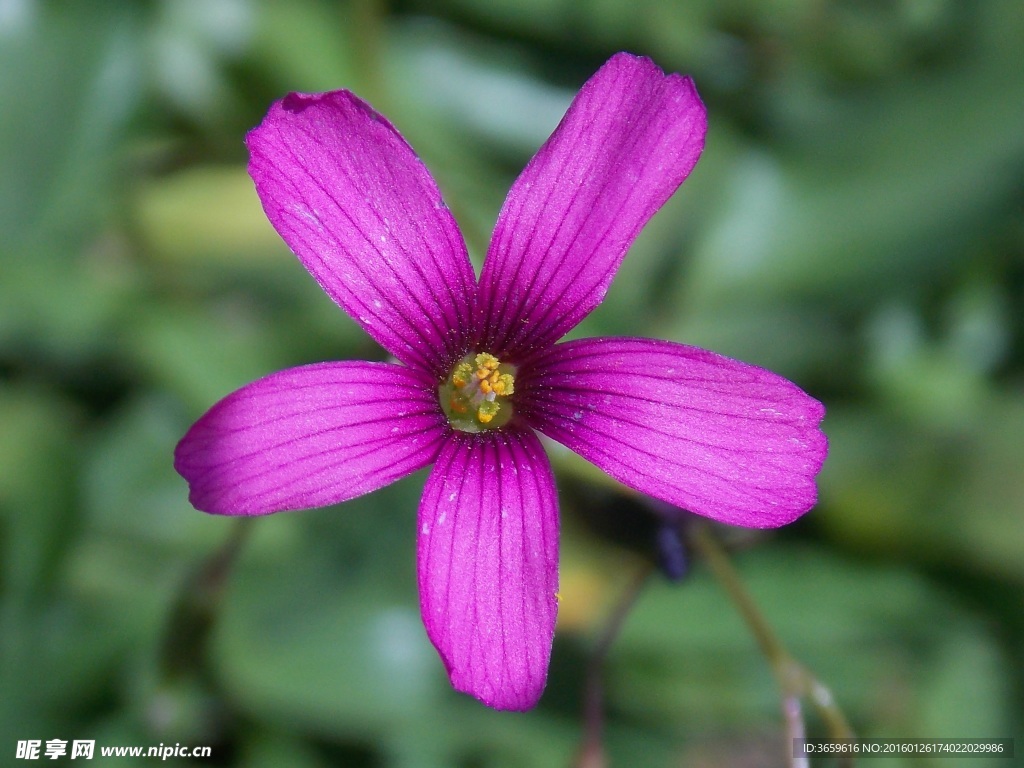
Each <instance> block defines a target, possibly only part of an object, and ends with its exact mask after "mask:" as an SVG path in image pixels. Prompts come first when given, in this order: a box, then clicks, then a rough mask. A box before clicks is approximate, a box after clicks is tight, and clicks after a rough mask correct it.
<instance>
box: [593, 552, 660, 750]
mask: <svg viewBox="0 0 1024 768" xmlns="http://www.w3.org/2000/svg"><path fill="white" fill-rule="evenodd" d="M653 572H654V566H653V565H652V564H650V563H645V564H644V565H642V566H641V567H640V569H639V570H638V571H637V572H636V574H635V575H634V576H633V578H632V580H631V581H630V582H629V584H627V585H626V588H625V590H623V592H622V595H621V596H620V597H619V600H618V602H616V604H615V606H614V607H613V608H612V612H611V614H610V615H609V616H608V622H607V624H605V626H604V629H603V630H602V632H601V634H600V635H599V636H598V638H597V642H596V643H595V645H594V650H593V653H592V654H591V656H590V662H589V664H588V665H587V679H586V693H585V694H584V703H583V721H584V736H583V744H582V745H581V746H580V751H579V754H578V756H577V758H576V767H577V768H605V766H606V765H607V764H608V760H607V757H606V756H605V752H604V665H605V661H606V660H607V659H608V653H609V652H610V651H611V647H612V644H613V643H614V642H615V638H617V637H618V636H619V632H621V631H622V627H623V625H624V624H625V623H626V617H627V616H629V612H630V611H631V610H632V608H633V606H634V605H636V601H637V599H638V598H639V597H640V594H641V592H643V589H644V587H645V586H647V581H648V579H649V578H650V576H651V574H652V573H653Z"/></svg>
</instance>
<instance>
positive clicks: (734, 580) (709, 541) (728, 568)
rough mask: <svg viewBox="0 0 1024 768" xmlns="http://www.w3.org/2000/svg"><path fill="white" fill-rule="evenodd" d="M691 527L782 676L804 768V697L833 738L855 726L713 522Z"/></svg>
mask: <svg viewBox="0 0 1024 768" xmlns="http://www.w3.org/2000/svg"><path fill="white" fill-rule="evenodd" d="M687 533H688V537H687V540H688V541H689V542H690V543H691V544H692V545H693V547H694V548H695V549H696V550H697V552H699V553H700V555H701V556H702V557H703V558H704V560H705V561H706V562H707V564H708V567H709V568H710V569H711V572H712V574H713V575H714V576H715V578H716V579H717V580H718V582H719V584H721V585H722V588H723V589H724V590H725V591H726V594H728V595H729V598H730V599H731V600H732V602H733V604H734V605H735V606H736V609H737V610H738V611H739V612H740V615H741V616H742V617H743V620H744V621H745V622H746V624H747V627H748V628H749V629H750V632H751V634H752V635H753V636H754V639H755V640H756V641H757V644H758V646H759V647H760V649H761V653H763V654H764V657H765V658H766V659H767V660H768V664H769V665H770V666H771V668H772V672H773V673H774V675H775V678H776V680H777V681H778V684H779V689H780V693H781V696H782V712H783V716H784V717H785V719H786V735H787V739H786V747H787V751H788V752H789V753H790V755H791V756H790V761H791V762H790V764H791V765H792V766H793V768H804V767H805V766H807V765H809V763H808V761H807V759H806V758H799V757H793V756H792V747H793V739H797V738H802V737H804V736H806V728H805V725H804V717H803V709H802V701H803V700H804V699H809V700H810V702H811V704H812V705H813V706H814V708H815V710H816V711H817V712H818V714H819V715H820V716H821V719H822V720H823V721H824V723H825V727H826V728H827V729H828V735H829V737H830V738H833V739H849V738H853V735H854V734H853V729H852V728H851V727H850V724H849V722H848V721H847V719H846V716H845V715H844V714H843V711H842V709H840V707H839V704H838V703H837V702H836V700H835V698H834V697H833V696H832V692H831V691H830V690H829V689H828V687H827V686H826V685H824V684H823V683H822V682H821V681H820V680H818V679H817V678H816V677H815V676H814V674H813V673H812V672H811V671H810V670H809V669H807V667H805V666H804V665H803V664H801V663H800V662H799V661H797V660H796V659H795V658H794V657H793V656H792V654H790V653H789V651H788V650H786V647H785V646H784V645H783V644H782V641H781V640H780V639H779V637H778V635H776V634H775V631H774V630H773V629H772V628H771V626H770V625H769V624H768V622H767V620H766V619H765V618H764V616H763V615H762V614H761V611H760V610H759V609H758V607H757V604H756V603H755V602H754V599H753V597H751V595H750V593H749V592H748V591H747V588H746V586H744V584H743V582H742V580H741V579H740V576H739V573H737V571H736V569H735V568H734V567H733V565H732V561H731V560H730V559H729V556H728V555H727V554H726V552H725V549H724V548H723V547H722V545H721V544H720V543H719V542H718V540H717V539H716V538H715V536H714V534H713V533H712V532H711V530H710V529H709V528H708V526H707V525H706V524H704V523H694V524H693V525H691V526H690V527H688V529H687ZM838 765H840V766H850V765H852V760H848V761H847V762H844V761H843V759H842V758H840V762H839V763H838Z"/></svg>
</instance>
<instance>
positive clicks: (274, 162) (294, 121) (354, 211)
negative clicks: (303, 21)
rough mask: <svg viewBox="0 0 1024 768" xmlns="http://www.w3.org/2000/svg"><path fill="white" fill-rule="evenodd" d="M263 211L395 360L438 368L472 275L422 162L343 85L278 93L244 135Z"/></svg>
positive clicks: (466, 302)
mask: <svg viewBox="0 0 1024 768" xmlns="http://www.w3.org/2000/svg"><path fill="white" fill-rule="evenodd" d="M246 144H247V145H248V147H249V152H250V156H251V159H250V161H249V173H250V175H251V176H252V178H253V180H254V181H255V182H256V191H257V192H258V193H259V196H260V200H262V202H263V208H264V210H265V211H266V213H267V218H269V219H270V222H271V223H272V224H273V225H274V228H275V229H277V231H278V232H279V233H280V235H281V237H282V238H284V241H285V242H286V243H288V245H289V247H290V248H291V249H292V250H293V251H295V253H296V254H297V255H298V257H299V259H300V260H301V261H302V263H303V264H304V265H305V267H306V269H308V270H309V271H310V272H311V273H312V275H313V277H315V278H316V280H317V282H318V283H320V285H321V286H322V287H323V289H324V290H325V291H326V292H327V293H328V295H330V297H331V298H332V299H334V301H335V302H337V303H338V304H339V305H340V306H341V307H343V308H344V309H345V311H346V312H348V313H349V314H350V315H351V316H352V317H353V318H355V320H356V321H357V322H359V323H360V324H361V325H362V326H363V328H365V329H366V331H367V333H369V334H370V335H371V336H372V337H373V338H374V339H376V340H377V342H379V343H380V344H381V346H383V347H384V348H385V349H386V350H388V351H389V352H391V354H393V355H394V356H395V357H397V358H398V359H399V360H402V361H403V362H405V363H408V364H410V365H420V366H423V367H425V368H426V369H427V370H429V371H430V372H431V373H433V374H435V375H442V374H443V373H446V372H447V368H448V367H449V366H450V365H451V363H453V362H454V361H455V360H456V359H457V358H458V357H459V356H460V355H462V354H463V353H464V352H465V348H466V346H467V337H468V335H469V333H468V329H469V327H470V324H469V318H470V315H471V312H472V304H473V301H474V297H475V292H476V287H475V284H474V283H475V281H474V276H473V268H472V266H471V264H470V262H469V256H468V255H467V253H466V246H465V244H464V243H463V240H462V235H461V233H460V232H459V229H458V226H457V225H456V223H455V220H454V219H453V218H452V215H451V212H450V211H449V210H448V208H447V207H445V204H444V201H443V200H442V199H441V194H440V192H439V191H438V189H437V185H436V184H435V183H434V179H433V178H432V177H431V175H430V172H429V171H427V169H426V167H425V166H424V165H423V163H422V162H421V161H420V159H419V158H418V157H417V156H416V154H415V153H414V152H413V150H412V148H411V147H410V146H409V145H408V144H407V143H406V142H405V140H404V139H403V138H402V137H401V136H400V135H399V134H398V131H396V130H395V129H394V128H393V127H392V126H391V124H390V123H389V122H388V121H387V120H385V119H384V118H383V117H381V116H380V115H379V114H377V113H376V112H374V111H373V110H372V109H371V108H370V107H369V106H368V105H367V104H365V103H364V102H362V101H360V100H359V99H358V98H356V97H355V96H353V95H352V94H351V93H349V92H347V91H335V92H333V93H324V94H314V95H306V94H297V93H293V94H289V95H288V96H287V97H285V98H284V99H282V100H281V101H278V102H276V103H275V104H274V105H273V106H272V107H271V108H270V112H269V113H268V114H267V116H266V118H264V120H263V122H262V123H261V124H260V125H259V126H258V127H257V128H254V129H253V130H252V131H250V133H249V135H248V136H247V137H246Z"/></svg>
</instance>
